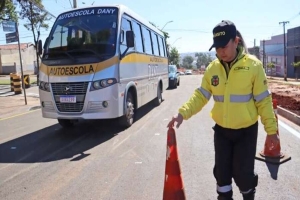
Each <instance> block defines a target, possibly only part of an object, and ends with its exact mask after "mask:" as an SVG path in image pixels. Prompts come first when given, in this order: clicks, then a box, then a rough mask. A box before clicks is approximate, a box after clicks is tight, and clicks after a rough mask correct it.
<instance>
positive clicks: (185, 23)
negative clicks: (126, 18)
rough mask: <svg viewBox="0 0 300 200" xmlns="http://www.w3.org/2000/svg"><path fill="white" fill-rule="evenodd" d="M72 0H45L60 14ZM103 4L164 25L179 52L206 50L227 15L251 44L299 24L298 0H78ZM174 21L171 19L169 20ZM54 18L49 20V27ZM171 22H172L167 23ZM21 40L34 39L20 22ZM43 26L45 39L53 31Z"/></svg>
mask: <svg viewBox="0 0 300 200" xmlns="http://www.w3.org/2000/svg"><path fill="white" fill-rule="evenodd" d="M72 3H73V0H43V4H44V6H45V9H46V10H47V11H49V12H50V13H51V14H53V15H55V16H58V15H59V14H60V13H61V12H64V11H67V10H70V9H71V8H72V6H71V5H72ZM92 4H93V5H94V6H95V5H101V4H102V5H103V4H123V5H125V6H127V7H129V8H130V9H131V10H133V11H134V12H136V13H137V14H139V15H141V16H142V17H143V18H145V19H146V20H148V21H151V22H153V23H154V24H156V25H157V26H158V27H159V28H163V27H164V29H163V30H164V31H166V32H168V33H169V35H170V38H169V39H168V42H169V44H170V45H171V46H173V47H176V48H177V49H178V51H179V53H186V52H206V51H208V49H209V48H210V46H211V45H212V42H213V37H212V29H213V28H214V26H215V25H216V24H218V23H219V22H221V21H222V20H224V19H227V20H231V21H232V22H234V23H235V25H236V27H237V29H238V30H239V31H240V32H241V33H242V35H243V37H244V40H245V41H246V44H247V46H248V47H253V46H254V41H256V46H259V44H260V40H264V39H265V40H267V39H271V36H274V35H279V34H283V25H282V24H279V22H282V21H289V23H288V24H286V31H287V29H290V28H294V27H298V26H300V2H299V0H285V1H282V0H251V1H250V0H239V1H237V0H227V1H222V0H213V1H212V0H152V1H144V0H77V7H78V8H80V7H86V6H90V5H92ZM170 21H172V22H170ZM54 22H55V19H54V18H53V19H52V20H51V21H49V25H50V27H51V26H52V25H53V23H54ZM168 22H169V23H168ZM19 23H20V25H19V31H20V41H21V43H23V42H33V38H32V32H31V31H28V30H26V29H25V28H24V26H23V24H24V23H25V22H24V21H20V22H19ZM50 30H51V29H50V28H49V29H48V30H41V39H42V40H43V42H44V41H45V39H46V37H47V35H48V34H49V32H50ZM0 44H5V32H3V30H2V28H1V30H0Z"/></svg>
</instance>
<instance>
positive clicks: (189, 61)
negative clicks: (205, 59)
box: [182, 56, 194, 69]
mask: <svg viewBox="0 0 300 200" xmlns="http://www.w3.org/2000/svg"><path fill="white" fill-rule="evenodd" d="M193 61H194V58H193V57H192V56H185V57H184V58H183V60H182V62H183V67H185V68H187V69H191V68H192V63H193Z"/></svg>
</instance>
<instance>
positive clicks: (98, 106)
mask: <svg viewBox="0 0 300 200" xmlns="http://www.w3.org/2000/svg"><path fill="white" fill-rule="evenodd" d="M41 46H42V41H39V52H42V49H41ZM39 71H40V72H39V79H40V84H39V94H40V102H41V107H42V115H43V117H45V118H53V119H58V122H59V124H60V125H61V126H63V127H70V126H73V125H74V122H76V121H78V120H79V119H112V118H119V119H120V122H121V124H123V125H124V126H126V127H129V126H131V125H132V123H133V122H134V119H135V112H136V110H137V109H138V108H139V107H141V106H143V105H145V104H146V103H148V102H150V101H152V100H153V102H154V103H155V104H156V105H159V104H160V103H161V101H162V92H163V91H164V90H165V89H166V88H167V87H168V58H167V50H166V42H165V38H164V34H163V33H162V32H161V31H160V30H158V29H157V28H155V27H154V26H152V25H151V24H150V23H149V22H148V21H147V20H145V19H143V18H142V17H140V16H139V15H137V14H136V13H134V12H133V11H131V10H130V9H128V8H127V7H125V6H123V5H110V6H93V7H86V8H80V9H74V10H71V11H68V12H64V13H62V14H60V15H59V16H58V17H57V19H56V21H55V23H54V25H53V27H52V29H51V32H50V34H49V36H48V38H47V39H46V41H45V44H44V50H43V55H42V61H41V65H40V70H39Z"/></svg>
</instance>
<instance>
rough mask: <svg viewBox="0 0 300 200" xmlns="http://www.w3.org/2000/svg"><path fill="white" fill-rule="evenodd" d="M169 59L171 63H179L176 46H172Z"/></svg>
mask: <svg viewBox="0 0 300 200" xmlns="http://www.w3.org/2000/svg"><path fill="white" fill-rule="evenodd" d="M169 61H170V64H172V65H178V64H179V53H178V50H177V49H176V47H172V48H171V51H170V55H169Z"/></svg>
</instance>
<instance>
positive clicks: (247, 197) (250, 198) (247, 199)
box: [242, 189, 256, 200]
mask: <svg viewBox="0 0 300 200" xmlns="http://www.w3.org/2000/svg"><path fill="white" fill-rule="evenodd" d="M255 192H256V190H255V189H252V190H250V191H249V192H247V193H242V194H243V200H254V197H255Z"/></svg>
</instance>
